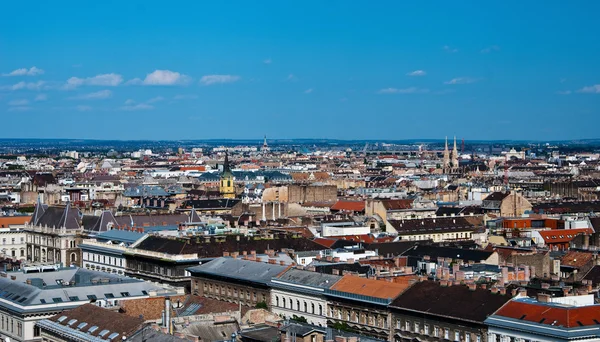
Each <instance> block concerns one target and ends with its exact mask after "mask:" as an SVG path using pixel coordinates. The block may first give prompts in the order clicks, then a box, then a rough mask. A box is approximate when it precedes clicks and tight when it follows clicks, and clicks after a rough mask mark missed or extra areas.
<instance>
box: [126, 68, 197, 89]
mask: <svg viewBox="0 0 600 342" xmlns="http://www.w3.org/2000/svg"><path fill="white" fill-rule="evenodd" d="M191 80H192V78H191V77H189V76H187V75H184V74H180V73H178V72H175V71H171V70H154V71H153V72H151V73H149V74H147V75H146V78H144V80H141V79H139V78H134V79H132V80H131V81H128V82H127V83H126V84H128V85H152V86H172V85H185V84H188V83H190V81H191Z"/></svg>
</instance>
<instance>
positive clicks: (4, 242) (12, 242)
mask: <svg viewBox="0 0 600 342" xmlns="http://www.w3.org/2000/svg"><path fill="white" fill-rule="evenodd" d="M17 241H18V240H17V238H12V239H10V240H8V239H6V238H3V239H2V244H3V245H6V243H7V242H10V244H11V245H15V244H17ZM20 243H25V238H24V237H22V238H21V242H20Z"/></svg>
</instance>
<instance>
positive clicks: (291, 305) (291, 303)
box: [290, 298, 294, 309]
mask: <svg viewBox="0 0 600 342" xmlns="http://www.w3.org/2000/svg"><path fill="white" fill-rule="evenodd" d="M290 309H294V302H293V301H292V298H290Z"/></svg>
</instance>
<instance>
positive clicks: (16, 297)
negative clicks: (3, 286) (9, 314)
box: [13, 295, 21, 301]
mask: <svg viewBox="0 0 600 342" xmlns="http://www.w3.org/2000/svg"><path fill="white" fill-rule="evenodd" d="M19 298H21V296H19V295H16V296H15V298H13V300H14V301H16V300H18V299H19Z"/></svg>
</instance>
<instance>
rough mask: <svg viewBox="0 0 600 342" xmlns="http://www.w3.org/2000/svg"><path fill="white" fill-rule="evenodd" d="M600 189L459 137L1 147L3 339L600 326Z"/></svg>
mask: <svg viewBox="0 0 600 342" xmlns="http://www.w3.org/2000/svg"><path fill="white" fill-rule="evenodd" d="M599 193H600V162H598V155H597V154H594V153H592V152H580V153H570V154H561V153H560V152H559V150H556V149H552V148H550V147H548V146H537V147H528V148H525V149H522V150H521V151H517V150H515V149H506V150H504V151H502V150H495V151H494V150H489V151H487V152H483V151H482V150H481V149H478V150H477V151H475V150H473V151H471V153H466V152H465V151H464V146H461V148H460V151H459V148H458V146H457V142H456V139H454V144H453V148H452V151H450V150H449V147H448V142H447V140H446V142H445V144H444V145H443V148H440V150H436V147H435V146H433V148H431V147H425V146H418V148H416V147H414V146H408V147H407V146H404V147H402V146H395V145H386V146H379V149H374V148H368V147H367V146H366V147H365V148H364V149H362V150H361V149H356V148H340V147H339V146H338V147H332V148H329V149H318V148H315V147H306V146H303V147H300V148H298V147H297V146H286V147H285V148H284V147H281V146H269V145H268V144H267V140H266V139H265V140H264V142H263V143H262V146H258V147H253V146H238V147H234V148H232V147H198V148H194V149H192V150H191V151H190V152H186V151H185V150H184V149H179V150H178V151H177V152H176V153H175V152H172V151H169V152H167V151H164V152H160V151H159V152H157V150H154V151H150V150H146V149H144V150H140V151H133V152H131V151H130V152H117V151H114V150H113V151H110V152H109V153H105V154H102V153H98V152H93V153H92V152H86V151H83V152H77V151H67V152H64V153H61V154H60V155H55V156H54V155H53V156H36V157H33V156H18V157H17V158H13V156H0V207H1V208H2V209H1V212H2V214H1V215H0V256H1V259H2V261H1V262H2V265H3V271H2V272H0V276H1V277H0V338H2V339H4V340H11V341H12V340H15V341H100V340H107V341H114V340H117V339H121V340H124V339H128V340H140V341H150V340H157V341H162V340H164V341H186V340H187V341H233V340H235V341H273V340H274V339H277V340H281V341H296V340H298V339H300V340H302V341H311V342H312V341H328V340H344V341H350V340H352V341H357V340H364V341H371V340H372V341H417V340H418V341H443V340H445V341H463V342H472V341H473V342H475V341H477V342H479V341H498V342H507V341H570V340H580V341H597V340H600V305H598V304H596V303H597V302H598V300H599V298H600V297H599V296H598V293H599V290H600V259H599V258H598V250H599V248H600V216H598V213H599V212H600V201H597V196H598V194H599ZM596 316H598V317H596ZM111 322H119V323H118V324H116V323H115V324H113V323H111Z"/></svg>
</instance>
